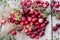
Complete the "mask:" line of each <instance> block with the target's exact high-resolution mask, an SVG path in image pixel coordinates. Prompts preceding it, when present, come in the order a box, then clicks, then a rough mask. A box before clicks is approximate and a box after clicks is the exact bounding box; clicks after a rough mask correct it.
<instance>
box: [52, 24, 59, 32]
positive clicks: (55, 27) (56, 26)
mask: <svg viewBox="0 0 60 40" xmlns="http://www.w3.org/2000/svg"><path fill="white" fill-rule="evenodd" d="M59 27H60V24H59V23H57V24H56V25H55V26H54V27H52V30H53V31H57V29H58V28H59Z"/></svg>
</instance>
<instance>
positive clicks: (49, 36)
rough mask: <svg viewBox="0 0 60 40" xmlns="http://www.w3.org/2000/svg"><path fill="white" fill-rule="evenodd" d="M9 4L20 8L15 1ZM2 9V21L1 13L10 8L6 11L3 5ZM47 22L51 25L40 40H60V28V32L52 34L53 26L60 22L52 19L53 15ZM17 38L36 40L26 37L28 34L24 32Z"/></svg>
mask: <svg viewBox="0 0 60 40" xmlns="http://www.w3.org/2000/svg"><path fill="white" fill-rule="evenodd" d="M42 1H43V0H42ZM44 1H46V0H44ZM47 1H48V2H49V3H50V0H47ZM9 3H12V4H13V5H14V4H15V6H18V5H16V3H15V2H14V1H9ZM17 4H18V3H17ZM49 8H50V7H49ZM0 9H1V10H0V19H1V18H2V16H1V14H2V13H1V11H2V10H5V11H6V10H8V8H6V9H4V8H3V5H0ZM6 12H7V11H6ZM7 13H8V12H7ZM4 14H5V13H4ZM6 15H7V14H6ZM47 20H49V24H48V25H47V27H46V31H45V35H44V36H43V37H40V38H39V40H52V39H53V40H56V38H59V39H58V40H60V35H58V33H60V28H59V29H58V31H56V32H52V26H54V25H55V24H56V23H60V21H59V20H57V19H56V18H55V17H52V18H51V15H49V17H48V19H47ZM51 24H52V25H51ZM4 26H6V25H4ZM4 26H2V27H4ZM15 38H16V39H17V40H35V39H31V38H30V37H29V36H26V34H24V33H23V32H17V35H16V36H15Z"/></svg>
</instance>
